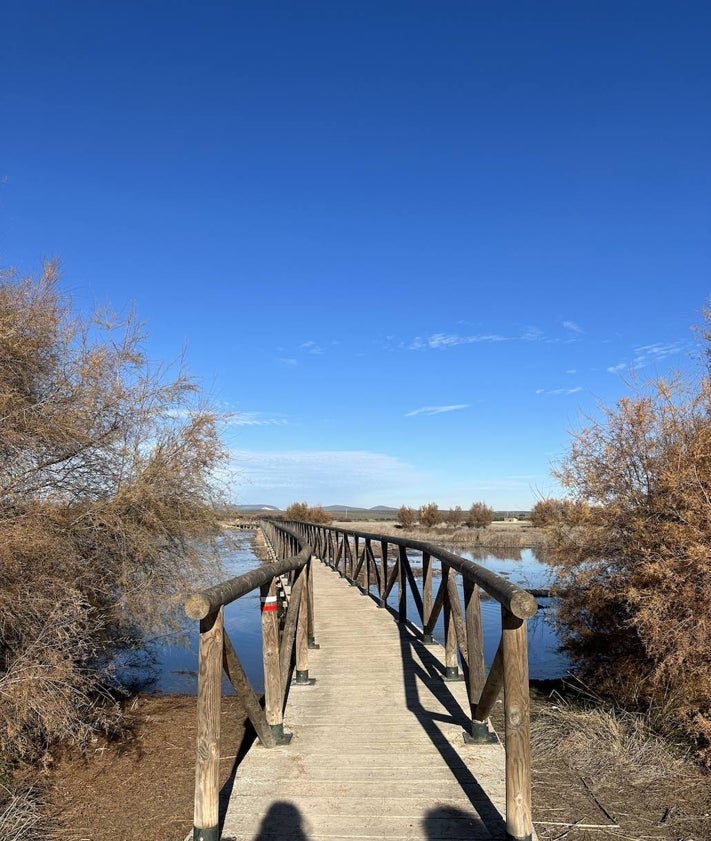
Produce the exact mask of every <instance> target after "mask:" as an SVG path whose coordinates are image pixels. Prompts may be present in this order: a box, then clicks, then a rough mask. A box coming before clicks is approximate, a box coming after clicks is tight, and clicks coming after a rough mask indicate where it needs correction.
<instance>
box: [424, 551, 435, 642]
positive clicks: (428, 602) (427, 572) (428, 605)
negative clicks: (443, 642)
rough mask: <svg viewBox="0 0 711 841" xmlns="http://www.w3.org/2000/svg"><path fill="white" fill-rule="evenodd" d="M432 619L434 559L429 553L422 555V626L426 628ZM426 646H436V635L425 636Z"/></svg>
mask: <svg viewBox="0 0 711 841" xmlns="http://www.w3.org/2000/svg"><path fill="white" fill-rule="evenodd" d="M431 617H432V558H431V557H430V553H429V552H423V553H422V624H423V625H424V627H425V628H426V627H427V626H428V625H429V622H430V619H431ZM422 642H423V643H424V644H425V645H434V644H435V638H434V634H427V633H425V634H423V635H422Z"/></svg>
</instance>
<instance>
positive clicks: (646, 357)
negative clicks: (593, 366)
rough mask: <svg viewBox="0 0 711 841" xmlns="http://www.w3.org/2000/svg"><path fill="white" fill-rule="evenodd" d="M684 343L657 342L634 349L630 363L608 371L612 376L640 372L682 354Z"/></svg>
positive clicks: (621, 364)
mask: <svg viewBox="0 0 711 841" xmlns="http://www.w3.org/2000/svg"><path fill="white" fill-rule="evenodd" d="M684 347H685V345H684V343H683V342H669V343H666V344H665V343H663V342H656V343H655V344H651V345H640V346H639V347H637V348H635V349H634V357H633V359H632V360H631V361H630V362H618V363H617V364H616V365H610V366H609V368H608V369H607V371H608V373H610V374H619V373H620V372H622V371H639V370H640V368H646V367H647V365H654V364H655V363H657V362H661V361H662V360H664V359H668V358H669V357H670V356H674V355H675V354H677V353H680V352H681V351H682V350H683V349H684Z"/></svg>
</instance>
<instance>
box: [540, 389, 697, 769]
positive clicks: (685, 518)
mask: <svg viewBox="0 0 711 841" xmlns="http://www.w3.org/2000/svg"><path fill="white" fill-rule="evenodd" d="M557 476H558V478H559V479H560V480H561V482H562V484H563V485H564V486H565V487H566V488H568V489H570V490H571V491H573V492H574V493H575V494H576V496H577V498H578V499H579V500H580V501H582V502H584V503H588V504H589V505H590V506H592V507H585V506H583V507H579V508H578V509H577V514H578V516H577V521H576V524H575V525H573V526H570V525H565V524H564V525H562V526H561V527H560V529H559V530H558V534H557V539H556V547H555V562H556V564H557V566H558V570H559V575H560V579H561V582H560V583H561V585H562V589H563V590H564V592H565V593H566V594H567V595H566V597H565V598H564V599H563V601H562V604H561V609H560V614H559V618H560V621H561V623H562V626H563V628H564V630H565V633H566V646H567V648H568V650H569V651H570V653H571V654H572V655H573V656H574V657H575V658H576V659H577V661H578V662H579V663H580V665H581V668H582V669H583V671H584V672H586V673H587V674H588V676H589V677H590V678H592V679H593V680H595V682H596V683H595V685H596V686H597V687H599V688H600V690H601V691H606V692H607V693H608V694H609V695H613V696H615V697H617V698H619V699H621V700H622V701H624V702H626V703H628V704H635V705H639V704H642V705H646V706H654V707H658V708H664V709H665V710H666V711H667V716H666V717H667V718H671V719H672V720H673V721H674V722H676V724H677V725H680V726H681V727H683V728H684V729H685V730H686V731H687V733H689V734H690V735H691V736H692V737H693V738H694V739H696V740H697V741H698V745H699V747H700V748H701V749H702V750H705V751H707V752H708V751H709V745H711V647H710V646H709V639H710V638H711V564H710V563H709V546H711V502H710V500H711V380H710V378H709V376H708V375H706V376H704V377H703V378H702V380H701V381H700V382H699V383H693V382H684V381H682V380H681V379H679V378H677V379H675V380H673V381H672V382H665V381H663V380H658V381H655V382H653V383H651V384H649V385H648V386H647V387H646V388H640V389H638V391H637V393H636V394H635V395H634V396H632V397H628V398H625V399H623V400H621V401H619V403H618V404H617V406H616V407H615V408H612V409H607V410H606V412H605V415H604V418H603V419H602V420H601V421H597V422H593V423H592V424H591V425H590V426H588V427H587V428H586V429H584V430H583V431H582V432H580V433H579V434H577V435H576V436H575V437H574V439H573V443H572V447H571V451H570V453H569V454H568V456H567V458H566V459H565V461H564V462H563V464H562V466H561V468H560V470H559V471H557ZM707 756H709V757H711V753H707Z"/></svg>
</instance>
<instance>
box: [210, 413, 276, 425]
mask: <svg viewBox="0 0 711 841" xmlns="http://www.w3.org/2000/svg"><path fill="white" fill-rule="evenodd" d="M225 424H226V425H227V426H286V425H287V420H286V419H285V418H279V417H276V418H270V417H265V416H264V414H263V413H262V412H230V413H228V414H227V416H226V419H225Z"/></svg>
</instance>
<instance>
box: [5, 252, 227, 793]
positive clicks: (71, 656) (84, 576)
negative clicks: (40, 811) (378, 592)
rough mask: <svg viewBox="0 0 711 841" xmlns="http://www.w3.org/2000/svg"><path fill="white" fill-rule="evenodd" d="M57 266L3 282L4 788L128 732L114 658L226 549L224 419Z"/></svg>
mask: <svg viewBox="0 0 711 841" xmlns="http://www.w3.org/2000/svg"><path fill="white" fill-rule="evenodd" d="M142 338H143V337H142V334H141V331H140V329H139V327H138V325H137V324H136V323H135V321H134V320H133V319H131V318H129V319H128V320H127V321H123V322H121V321H119V320H118V319H116V318H115V317H112V316H109V315H108V314H103V315H101V314H97V315H96V316H95V317H94V318H92V319H91V320H82V319H80V318H78V317H76V316H74V315H73V314H72V312H71V308H70V305H69V302H68V301H67V300H66V298H64V297H63V296H62V295H61V293H60V292H59V289H58V286H57V271H56V267H55V266H54V265H53V264H48V265H46V266H45V268H44V272H43V274H42V276H41V277H40V278H39V279H37V280H35V279H31V278H30V279H18V278H17V277H16V276H15V275H14V274H13V273H5V274H3V275H0V699H1V701H2V703H1V704H0V779H4V780H7V779H9V772H10V770H11V769H12V768H13V766H14V765H16V763H18V762H20V761H27V762H32V761H37V760H38V759H39V758H41V757H42V755H43V754H44V752H45V751H46V750H47V748H48V747H49V746H50V745H51V744H52V743H54V742H56V741H57V740H60V739H67V738H69V739H72V740H74V741H76V742H79V743H80V742H81V741H82V740H85V739H86V738H87V736H88V735H89V734H90V733H91V732H92V731H93V730H95V729H97V728H98V729H101V730H106V729H109V728H110V727H112V726H113V724H112V720H113V719H114V718H115V714H116V710H115V707H114V706H112V705H111V704H110V703H108V704H107V703H105V701H106V700H107V698H108V689H109V687H110V686H111V685H112V682H113V681H112V674H111V666H112V663H113V661H114V657H115V655H116V654H117V653H119V652H121V651H126V650H128V649H131V648H133V647H135V646H136V645H139V644H140V642H141V639H142V638H143V634H144V633H146V632H150V631H152V630H155V629H159V628H162V627H165V625H166V623H169V622H171V619H172V618H174V612H173V611H174V608H175V606H176V604H177V602H178V599H179V596H180V594H181V593H182V592H183V591H184V590H185V589H186V588H188V587H191V586H193V585H194V583H195V580H196V579H199V578H202V577H204V574H205V572H204V571H205V566H206V564H205V559H204V557H202V556H203V555H204V553H205V548H204V547H205V544H204V543H202V542H200V543H198V541H203V540H205V539H209V538H210V537H211V536H213V535H217V533H218V531H219V529H218V520H217V517H216V515H215V507H214V505H213V502H214V497H215V486H214V481H213V478H212V477H213V471H214V468H215V467H216V465H218V464H219V463H220V461H221V459H222V457H223V451H222V447H221V445H220V442H219V440H218V436H217V429H216V423H217V418H216V416H215V415H214V414H212V413H211V412H209V411H207V410H206V409H205V408H203V407H202V406H201V405H200V404H199V402H197V401H196V398H197V392H196V388H195V385H194V383H193V382H192V381H191V380H190V379H188V378H187V377H186V376H185V375H184V374H183V373H182V372H181V371H178V373H177V375H173V376H170V375H169V372H168V371H166V370H164V369H160V368H155V367H153V366H151V365H149V364H148V363H147V361H146V359H145V357H144V355H143V353H142V351H141V343H142Z"/></svg>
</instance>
